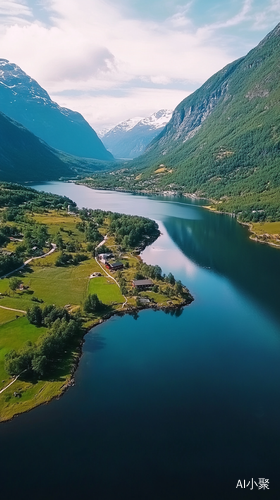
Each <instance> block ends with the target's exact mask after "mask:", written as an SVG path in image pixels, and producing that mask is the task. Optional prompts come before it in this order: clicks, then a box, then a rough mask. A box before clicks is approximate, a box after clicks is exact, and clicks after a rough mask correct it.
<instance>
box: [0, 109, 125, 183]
mask: <svg viewBox="0 0 280 500" xmlns="http://www.w3.org/2000/svg"><path fill="white" fill-rule="evenodd" d="M112 163H114V166H115V167H117V166H118V162H112V161H102V160H94V159H90V158H80V157H77V156H72V155H69V154H67V153H62V152H61V151H57V150H56V149H53V148H51V147H49V146H48V145H47V144H46V143H45V142H44V141H42V140H41V139H39V138H38V137H36V136H35V135H34V134H32V133H31V132H29V130H27V129H26V128H25V127H23V125H21V124H20V123H18V122H15V121H13V120H11V119H10V118H8V117H7V116H6V115H4V114H3V113H1V112H0V181H9V182H28V181H48V180H55V179H59V178H60V177H67V178H69V177H72V178H73V177H74V178H75V177H77V176H80V177H81V176H82V177H84V176H87V175H90V174H92V172H94V171H98V170H99V171H107V170H108V169H109V168H110V169H111V168H112Z"/></svg>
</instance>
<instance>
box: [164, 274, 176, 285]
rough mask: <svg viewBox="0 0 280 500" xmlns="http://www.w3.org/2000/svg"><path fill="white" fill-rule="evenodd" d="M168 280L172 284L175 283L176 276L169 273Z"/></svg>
mask: <svg viewBox="0 0 280 500" xmlns="http://www.w3.org/2000/svg"><path fill="white" fill-rule="evenodd" d="M166 281H167V282H168V283H170V285H175V278H174V276H173V274H172V273H169V274H168V276H167V277H166Z"/></svg>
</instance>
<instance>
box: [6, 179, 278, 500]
mask: <svg viewBox="0 0 280 500" xmlns="http://www.w3.org/2000/svg"><path fill="white" fill-rule="evenodd" d="M37 188H38V189H44V190H49V191H52V192H55V193H59V194H65V195H67V196H69V197H70V198H72V199H73V200H75V201H76V202H77V203H78V205H79V206H88V207H92V208H97V207H99V208H103V209H107V210H108V209H109V210H112V211H119V212H125V213H131V214H139V215H145V216H149V217H151V218H153V219H155V220H157V221H158V222H159V224H160V228H161V232H162V236H161V237H160V238H159V239H158V240H157V241H156V242H155V243H153V245H152V246H150V247H148V248H147V249H146V250H145V252H144V253H143V258H144V259H145V260H146V261H147V262H148V263H152V264H155V263H157V264H159V265H160V266H161V267H162V269H163V271H164V272H169V271H171V272H173V274H174V275H175V277H176V278H177V279H181V280H182V282H183V283H184V284H186V285H187V286H188V287H189V289H190V291H191V292H192V294H193V295H194V297H195V301H194V302H193V303H192V304H191V305H190V306H188V307H187V308H185V309H184V310H182V311H181V312H180V313H179V314H176V315H171V314H166V313H163V312H154V311H143V312H141V313H140V314H139V315H138V317H132V316H124V317H122V318H120V317H115V318H111V319H110V320H109V321H108V322H107V323H104V324H102V325H100V326H99V327H97V328H95V329H94V330H92V332H91V333H89V334H88V335H87V336H86V341H85V344H84V354H83V356H82V359H81V362H80V366H79V369H78V371H77V373H76V377H75V382H76V384H75V386H74V387H73V388H72V389H70V390H69V391H68V392H67V393H66V394H65V395H64V396H63V398H62V399H61V400H59V401H54V402H53V403H51V404H50V405H47V406H43V407H40V408H38V409H35V410H34V411H32V412H30V413H29V414H25V415H22V416H20V417H18V418H17V419H15V420H13V421H11V422H9V423H7V424H4V425H1V426H0V446H1V451H2V459H3V460H1V462H2V461H3V463H1V468H0V474H1V483H0V485H1V488H2V489H1V498H2V495H3V499H4V500H6V499H10V498H11V499H16V498H17V499H21V498H22V499H25V498H26V499H27V498H31V499H33V498H34V499H37V498H38V499H50V498H52V499H55V500H56V499H63V500H64V499H71V500H72V499H74V498H75V499H76V498H77V497H79V498H84V499H91V498H92V499H96V500H107V499H108V500H111V499H112V500H113V499H114V500H115V499H117V500H118V499H123V500H130V499H131V500H134V499H135V500H140V499H141V500H142V499H143V500H144V499H145V500H169V499H170V500H173V499H174V500H177V499H179V500H181V499H187V498H188V499H190V500H193V499H202V500H204V499H211V500H212V499H217V500H220V499H221V500H222V499H231V498H240V497H242V495H243V496H245V497H246V498H247V497H248V495H249V496H250V497H252V496H258V497H259V496H260V495H263V496H266V498H267V497H269V498H275V499H276V498H279V492H280V479H279V449H280V311H279V309H280V308H279V269H280V250H277V249H273V248H270V247H268V246H264V245H261V244H256V243H254V242H252V241H250V240H249V239H248V233H247V230H246V228H243V227H242V226H240V225H238V224H237V223H236V221H235V220H233V219H231V218H229V217H227V216H219V215H217V214H212V213H209V212H207V211H206V210H204V209H203V208H201V207H200V206H199V204H196V203H192V202H188V201H187V200H180V202H178V201H176V202H175V201H174V200H172V199H169V200H168V199H163V198H162V199H161V198H154V199H153V198H147V197H143V196H133V195H129V194H124V193H115V192H108V191H103V192H102V191H93V190H89V189H88V188H85V187H83V186H75V185H72V184H62V183H50V184H48V185H47V186H46V185H45V186H37ZM15 464H19V466H16V471H15ZM250 478H254V480H255V481H256V482H258V481H259V478H268V479H270V490H269V491H266V492H264V493H262V492H260V491H258V490H257V489H256V486H255V490H254V491H249V487H248V488H246V490H242V491H240V489H239V490H236V484H237V481H238V480H239V479H241V480H242V482H243V480H244V479H246V480H247V483H248V482H249V480H250Z"/></svg>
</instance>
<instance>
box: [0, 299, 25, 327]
mask: <svg viewBox="0 0 280 500" xmlns="http://www.w3.org/2000/svg"><path fill="white" fill-rule="evenodd" d="M0 306H1V303H0ZM16 316H23V314H22V313H19V312H15V311H8V310H7V309H2V308H1V307H0V326H1V325H4V324H5V323H9V322H10V321H13V320H14V319H16Z"/></svg>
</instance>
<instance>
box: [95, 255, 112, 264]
mask: <svg viewBox="0 0 280 500" xmlns="http://www.w3.org/2000/svg"><path fill="white" fill-rule="evenodd" d="M113 257H114V255H113V254H112V253H100V254H99V255H98V259H99V260H100V262H102V263H103V264H106V260H108V259H112V258H113Z"/></svg>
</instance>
